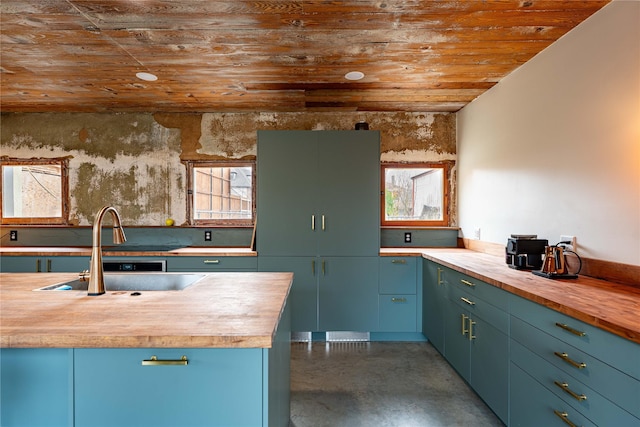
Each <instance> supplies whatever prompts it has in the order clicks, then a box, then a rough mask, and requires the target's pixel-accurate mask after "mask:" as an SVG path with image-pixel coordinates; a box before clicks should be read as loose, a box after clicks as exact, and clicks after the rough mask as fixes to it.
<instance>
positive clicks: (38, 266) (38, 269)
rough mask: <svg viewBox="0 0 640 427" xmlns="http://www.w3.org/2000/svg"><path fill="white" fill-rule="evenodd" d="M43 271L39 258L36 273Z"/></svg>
mask: <svg viewBox="0 0 640 427" xmlns="http://www.w3.org/2000/svg"><path fill="white" fill-rule="evenodd" d="M41 272H42V271H41V270H40V260H39V259H37V260H36V273H41Z"/></svg>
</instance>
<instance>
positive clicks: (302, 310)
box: [258, 257, 320, 332]
mask: <svg viewBox="0 0 640 427" xmlns="http://www.w3.org/2000/svg"><path fill="white" fill-rule="evenodd" d="M258 269H259V271H291V272H293V285H292V286H291V290H290V291H289V300H288V301H289V302H288V304H289V306H290V308H291V330H292V331H293V332H311V331H317V330H318V273H319V271H320V263H319V259H318V258H316V257H259V258H258Z"/></svg>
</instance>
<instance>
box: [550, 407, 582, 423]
mask: <svg viewBox="0 0 640 427" xmlns="http://www.w3.org/2000/svg"><path fill="white" fill-rule="evenodd" d="M553 413H554V414H556V415H557V416H558V417H559V418H560V419H561V420H562V421H564V422H565V424H567V425H569V426H571V427H578V426H577V425H575V424H574V423H572V422H571V420H570V419H569V414H567V413H566V412H560V411H556V410H555V409H554V410H553Z"/></svg>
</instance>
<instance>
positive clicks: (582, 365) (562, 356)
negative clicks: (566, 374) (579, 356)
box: [553, 351, 587, 369]
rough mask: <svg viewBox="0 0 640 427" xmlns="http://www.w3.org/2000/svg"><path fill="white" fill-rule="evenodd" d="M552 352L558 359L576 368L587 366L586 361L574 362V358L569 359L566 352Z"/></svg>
mask: <svg viewBox="0 0 640 427" xmlns="http://www.w3.org/2000/svg"><path fill="white" fill-rule="evenodd" d="M553 354H555V355H556V356H558V357H559V358H560V359H562V360H564V361H565V362H567V363H568V364H570V365H571V366H574V367H576V368H578V369H584V368H586V367H587V364H586V363H584V362H576V361H575V360H573V359H571V358H570V357H569V355H568V354H567V353H558V352H557V351H554V352H553Z"/></svg>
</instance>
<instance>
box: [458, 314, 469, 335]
mask: <svg viewBox="0 0 640 427" xmlns="http://www.w3.org/2000/svg"><path fill="white" fill-rule="evenodd" d="M467 319H468V317H467V316H465V315H464V314H461V315H460V321H461V323H462V330H461V331H460V333H461V334H462V335H466V334H467V332H469V330H468V329H467V325H466V323H467Z"/></svg>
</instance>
